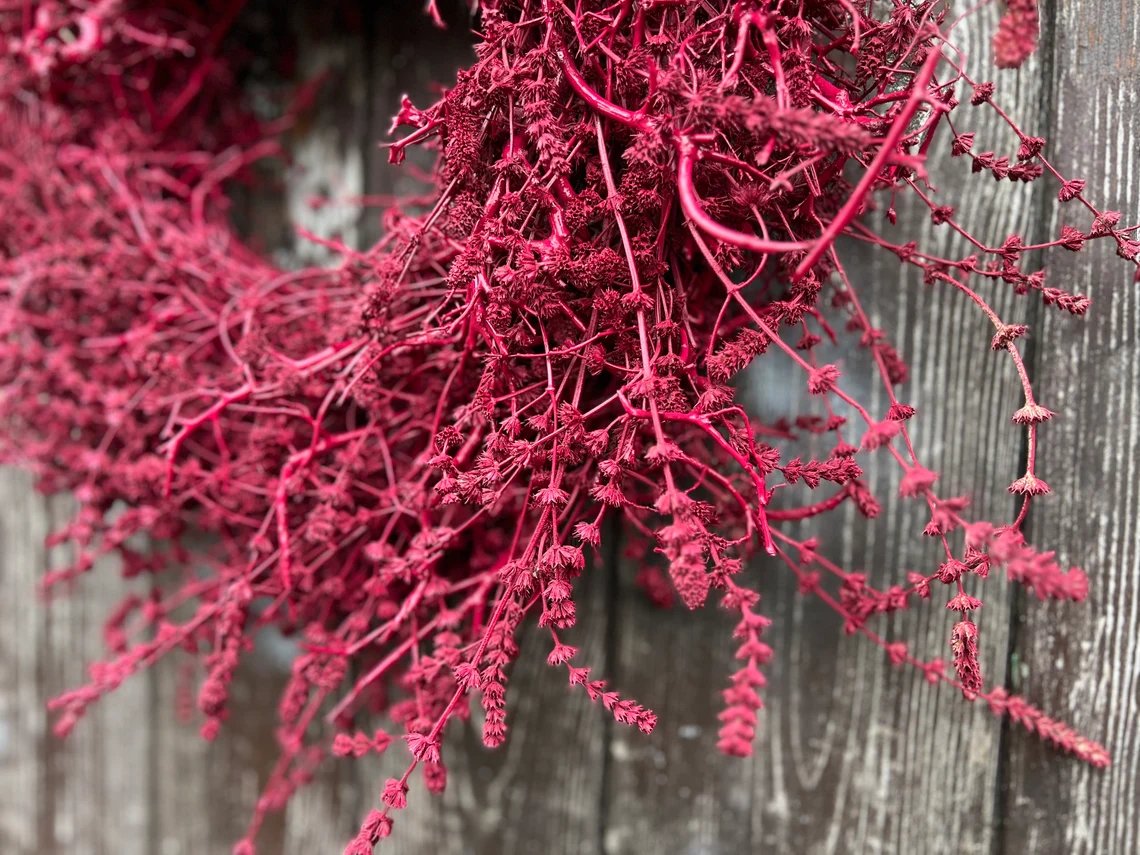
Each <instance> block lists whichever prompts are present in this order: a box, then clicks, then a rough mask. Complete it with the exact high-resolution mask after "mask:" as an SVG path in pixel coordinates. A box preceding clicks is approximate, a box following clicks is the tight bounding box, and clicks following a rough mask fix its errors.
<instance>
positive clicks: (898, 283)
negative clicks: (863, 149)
mask: <svg viewBox="0 0 1140 855" xmlns="http://www.w3.org/2000/svg"><path fill="white" fill-rule="evenodd" d="M996 15H997V13H996V10H993V9H991V10H988V11H986V12H984V13H982V14H980V15H979V16H978V17H977V18H975V19H974V20H972V21H970V22H969V29H968V30H967V31H964V32H963V33H962V35H961V38H960V40H959V43H960V44H961V45H962V46H963V47H964V49H965V50H966V52H967V53H968V54H969V55H970V56H971V61H972V65H973V66H976V67H978V68H980V69H982V70H983V73H987V72H988V69H989V54H990V48H989V44H988V34H990V33H992V32H993V28H994V26H995V25H996ZM1041 81H1042V66H1041V63H1040V60H1034V61H1033V62H1032V63H1031V64H1030V65H1028V66H1027V67H1026V68H1025V69H1024V70H1023V71H1022V72H1021V73H1020V75H1019V76H1013V75H1010V76H1009V77H1008V79H1003V80H1002V98H1003V103H1004V104H1005V105H1007V106H1008V107H1009V109H1011V110H1014V111H1015V112H1019V113H1027V114H1033V113H1035V112H1036V111H1037V110H1038V109H1039V108H1038V105H1039V103H1040V101H1041V100H1042V99H1043V84H1042V82H1041ZM975 118H976V119H977V125H978V136H979V139H980V140H985V142H984V143H980V144H981V145H982V146H983V148H989V147H997V146H999V145H1000V146H1002V147H1004V148H1008V147H1010V146H1015V144H1016V141H1015V140H1014V139H1013V138H1012V135H1011V134H1010V133H1009V131H1008V129H1005V128H1004V126H1003V125H1002V124H1001V122H1000V120H999V119H997V117H996V116H994V115H992V114H990V113H988V112H986V111H978V112H977V113H976V115H975V116H972V117H971V121H973V120H974V119H975ZM945 154H946V148H942V149H941V150H936V151H935V152H934V153H933V155H932V161H933V162H934V164H935V167H934V168H935V169H936V171H935V173H934V175H933V177H932V180H933V181H934V183H935V184H936V185H937V186H939V187H940V188H941V192H940V193H939V196H940V197H941V198H942V201H943V203H944V204H951V205H954V206H955V207H956V208H958V209H959V210H963V211H969V212H970V216H969V220H970V222H971V224H972V225H974V226H975V228H976V231H977V232H978V233H979V236H980V237H983V238H984V239H989V240H992V241H993V242H995V243H1000V241H1001V240H1002V239H1003V238H1004V237H1005V235H1006V234H1008V233H1009V231H1014V230H1017V231H1019V232H1020V233H1022V234H1026V235H1037V237H1040V236H1041V235H1040V234H1038V233H1039V232H1040V231H1041V228H1040V226H1039V225H1038V220H1039V214H1038V211H1039V203H1040V199H1039V198H1038V197H1039V195H1040V191H1038V190H1037V189H1036V188H1032V187H1024V186H1022V187H1017V188H1014V187H1012V186H1010V185H1001V186H999V185H996V184H994V183H993V182H992V181H985V182H981V181H978V180H977V178H976V176H971V175H970V174H969V165H968V163H964V162H963V161H962V160H949V159H948V158H946V157H945ZM999 199H1000V200H1001V201H1000V204H998V203H997V200H999ZM924 211H925V209H924V208H920V207H919V206H912V205H907V206H906V207H905V208H903V207H902V206H900V210H899V217H898V219H899V227H898V228H893V229H892V228H891V227H890V226H889V225H887V224H886V222H885V221H884V219H883V217H882V214H879V215H877V216H876V215H872V218H871V220H870V222H871V223H873V225H874V228H875V229H876V230H879V231H881V232H882V233H883V234H884V235H885V236H886V237H887V238H888V239H889V240H892V241H894V242H897V243H903V242H905V241H906V240H908V239H911V238H914V239H917V240H919V241H920V243H922V244H925V245H927V246H934V247H936V248H937V249H938V251H939V252H940V254H943V255H947V256H950V257H956V256H962V255H965V254H967V253H968V252H969V251H970V250H969V249H968V248H967V247H966V246H965V244H964V243H963V242H962V241H961V240H960V239H958V238H957V237H956V236H955V235H953V234H952V233H951V232H950V230H949V229H948V228H947V227H945V226H942V227H935V226H933V225H931V224H930V222H929V215H928V213H924ZM905 225H909V228H907V227H905ZM1003 230H1008V231H1003ZM841 254H842V259H843V262H844V264H845V266H847V268H848V270H849V272H850V275H851V278H852V282H853V285H854V287H855V290H856V291H857V293H858V294H860V295H861V299H862V300H863V301H864V302H865V305H866V308H867V310H868V312H869V314H870V316H871V319H872V322H873V323H874V324H875V325H876V326H882V327H884V328H885V329H888V330H891V331H896V330H897V331H901V333H902V338H900V339H898V340H896V341H895V342H894V343H895V344H896V346H897V347H898V348H899V350H900V351H901V352H902V354H903V356H904V357H905V358H906V359H907V360H908V361H909V362H910V363H911V365H912V376H911V380H910V381H909V382H908V383H907V384H905V385H904V386H903V387H902V388H901V389H900V390H899V393H900V395H901V396H902V399H903V400H904V401H908V402H909V403H911V404H912V405H914V406H915V407H917V408H918V410H919V416H918V418H917V419H916V420H915V422H914V423H913V424H914V431H913V438H914V440H915V443H916V447H917V451H918V453H919V458H920V460H922V461H923V462H925V463H926V464H927V465H928V466H930V467H931V468H934V469H937V470H938V471H940V472H943V473H944V477H943V479H942V481H941V482H940V484H939V487H940V492H941V493H942V494H943V495H957V494H959V493H961V492H964V491H968V492H969V493H970V497H971V499H972V500H973V501H974V503H975V506H976V508H975V510H976V512H977V513H978V514H980V515H988V516H991V517H995V518H997V519H999V520H1005V519H1008V518H1010V517H1011V516H1012V512H1013V510H1014V505H1013V503H1012V502H1011V501H1010V498H1009V496H1008V494H1007V493H1006V491H1005V488H1006V485H1007V484H1008V483H1009V481H1010V480H1011V479H1012V478H1014V477H1016V475H1017V468H1018V466H1019V464H1020V457H1019V447H1020V442H1021V437H1020V433H1019V431H1018V430H1017V429H1015V427H1014V426H1013V425H1010V424H1009V421H1008V418H1009V413H1010V412H1012V410H1013V409H1016V407H1017V406H1018V405H1019V398H1018V394H1019V393H1018V391H1017V390H1018V386H1017V381H1016V377H1015V374H1014V372H1013V368H1012V366H1011V365H1010V363H1009V361H1008V359H1003V358H1001V357H997V356H995V355H993V354H992V353H990V352H989V347H988V342H989V338H990V336H991V335H992V327H990V326H989V324H988V322H987V321H986V320H985V318H984V317H982V316H981V315H980V313H979V312H978V311H977V309H976V308H975V307H973V306H972V305H971V304H969V303H968V302H967V301H965V300H963V299H962V296H961V295H960V294H958V293H956V292H952V291H949V290H947V289H931V288H928V287H927V286H924V285H923V284H922V283H921V281H920V277H919V276H918V275H917V272H916V271H914V270H903V271H900V268H899V264H898V261H897V259H895V258H893V257H885V256H884V254H882V253H872V252H868V251H866V250H864V249H863V248H862V247H860V246H858V245H851V244H848V245H846V246H844V247H843V249H842V251H841ZM988 296H989V295H987V297H988ZM993 305H994V307H995V308H996V309H997V310H998V311H999V312H1000V313H1002V315H1003V317H1005V318H1007V320H1009V321H1010V322H1016V321H1020V320H1023V319H1024V318H1025V316H1026V314H1027V313H1028V311H1029V308H1028V306H1027V305H1026V303H1025V301H1016V300H1014V299H1012V297H1011V296H1010V295H1008V294H1005V295H995V296H994V299H993ZM820 359H821V361H827V359H828V357H827V356H826V355H825V354H823V353H822V352H821V356H820ZM763 362H764V363H766V364H765V365H764V366H763V368H762V369H760V370H758V371H756V372H755V373H754V376H753V378H752V379H751V380H750V381H749V383H750V390H751V397H752V399H753V406H754V407H755V408H756V409H757V410H758V411H759V412H761V413H763V412H766V411H767V412H772V413H780V412H786V411H788V409H789V408H790V407H793V406H794V407H796V408H801V407H805V406H806V407H808V408H810V406H811V404H809V403H808V396H807V394H806V390H804V391H803V392H802V394H801V393H799V392H797V391H794V390H799V389H801V388H802V386H803V379H802V377H801V376H799V375H798V374H797V373H796V372H794V371H793V370H791V369H787V368H784V367H776V368H773V367H772V364H773V363H776V362H777V359H766V360H763ZM842 367H843V369H844V378H843V384H844V385H845V387H847V388H849V389H850V390H851V391H852V392H853V393H854V394H855V397H857V398H859V399H860V400H862V401H864V402H868V401H869V402H871V410H872V412H874V413H879V414H882V413H885V411H886V408H887V405H888V402H887V401H886V398H885V395H884V394H883V392H882V391H881V389H879V390H876V387H877V386H878V381H877V379H876V378H875V377H874V375H873V374H872V373H871V368H870V366H869V365H868V364H866V360H860V359H846V360H845V361H844V362H843V365H842ZM789 390H792V391H789ZM795 395H799V397H798V398H797V399H796V400H794V401H793V400H790V399H789V396H795ZM850 415H853V414H850ZM852 424H853V425H854V424H855V421H854V419H853V420H852ZM860 436H861V428H859V427H858V426H856V427H855V428H854V430H853V431H850V432H849V433H848V434H847V437H846V438H847V439H848V441H851V442H856V443H857V442H858V439H859V437H860ZM820 451H821V452H824V453H826V451H827V449H826V448H821V449H820ZM875 464H876V465H875V466H874V467H873V468H872V469H871V470H870V471H871V473H872V474H871V483H872V486H873V487H874V489H875V492H876V495H878V496H879V497H880V498H881V499H882V500H883V512H882V515H881V518H880V519H879V520H878V521H876V522H875V523H874V524H871V525H868V524H867V523H866V522H865V521H863V520H861V519H860V518H858V516H857V514H856V512H855V510H854V508H850V507H849V508H847V510H846V512H845V514H844V515H843V516H842V521H837V520H831V521H830V522H829V524H828V525H827V526H826V527H818V526H803V527H802V528H801V529H800V536H802V537H808V536H810V535H813V534H815V535H817V536H819V537H820V538H821V543H822V551H823V552H824V553H825V554H826V555H828V556H829V557H830V558H832V559H833V560H835V561H837V562H838V563H840V564H841V565H843V566H845V567H847V568H849V569H852V570H862V571H865V572H867V573H868V574H869V576H870V577H871V579H872V580H873V581H874V582H875V583H876V584H878V585H880V586H883V587H886V586H887V585H890V584H892V583H896V582H901V581H902V580H903V579H905V574H906V570H907V569H910V568H914V569H920V570H922V571H924V572H927V573H929V572H931V571H932V570H933V569H934V568H935V567H937V565H938V563H940V560H941V559H940V558H939V553H938V550H937V547H936V544H934V543H932V542H930V541H929V539H926V538H923V537H922V536H921V530H922V528H923V526H924V525H925V524H926V522H927V520H928V517H929V514H928V512H926V510H925V508H924V506H921V505H919V504H917V503H915V502H913V501H912V500H904V499H899V498H898V497H897V496H896V494H895V489H896V486H897V477H898V473H897V470H896V469H895V468H894V466H893V464H891V463H890V462H889V461H888V460H887V459H886V458H885V456H883V457H882V458H881V459H878V460H876V461H875ZM804 495H806V494H802V493H801V494H798V497H799V498H803V496H804ZM795 503H796V504H798V503H799V502H795ZM632 572H633V568H626V569H625V570H624V571H623V578H626V577H628V576H630V575H631V574H632ZM752 573H753V576H752V578H753V580H754V581H755V582H757V583H758V584H759V585H760V589H761V591H762V593H763V595H764V600H763V601H762V603H761V611H763V612H764V613H765V614H767V615H768V616H769V617H771V618H772V619H773V621H774V625H773V627H772V629H771V630H770V631H769V638H768V641H769V643H770V644H771V645H772V647H773V648H775V650H776V658H775V660H774V661H773V662H772V663H770V664H769V665H768V666H767V667H766V668H765V672H766V674H767V676H768V679H769V685H768V687H767V688H766V689H765V690H763V691H762V695H763V696H764V698H765V702H766V705H767V708H766V709H765V710H764V712H762V713H761V725H760V734H759V738H758V742H757V746H756V753H755V757H754V759H753V760H752V761H751V763H749V764H741V763H740V762H739V761H733V760H730V759H727V758H723V757H721V756H719V755H717V754H716V752H715V748H714V745H715V741H716V726H717V722H716V719H715V715H716V713H717V711H718V709H719V707H718V702H719V694H718V692H719V690H720V689H721V688H723V687H724V686H725V685H727V678H728V675H729V674H730V673H731V670H732V667H731V658H730V657H731V651H732V649H733V648H732V646H731V644H730V642H729V639H728V635H729V632H730V631H731V623H730V622H729V621H727V620H726V619H725V617H724V615H721V614H716V613H715V611H714V610H713V609H708V610H706V611H707V613H706V614H700V615H688V614H683V615H662V614H660V613H658V612H656V611H655V610H654V609H652V608H651V607H649V606H648V605H645V604H644V603H642V602H641V601H640V598H639V597H638V596H637V594H636V593H635V592H633V591H632V590H629V589H628V588H627V587H623V588H622V594H623V597H622V601H621V603H620V604H619V620H618V627H619V638H620V640H619V647H618V649H619V659H618V666H617V667H618V671H617V680H618V682H619V684H620V685H622V686H623V687H628V688H629V689H630V691H631V692H633V693H634V694H635V695H637V696H638V697H639V699H641V700H643V701H644V702H645V703H647V704H649V705H650V706H652V707H653V708H654V709H655V710H656V711H657V712H658V713H659V714H660V716H661V727H660V731H659V732H658V733H657V734H655V735H654V737H653V738H652V740H650V741H649V743H648V745H647V744H645V742H644V741H643V740H640V739H638V738H637V737H636V736H626V735H624V734H616V735H615V742H614V743H612V744H611V752H613V754H614V757H615V759H614V762H613V764H612V769H613V780H612V783H610V788H611V791H612V793H613V798H614V807H613V809H612V811H611V812H610V817H611V818H610V821H609V823H608V825H607V841H609V843H610V847H609V849H608V850H607V851H610V852H613V853H623V855H624V853H630V855H632V853H636V852H641V851H662V852H677V853H689V852H691V853H710V855H712V853H720V852H724V853H728V852H740V851H757V852H760V851H762V852H782V853H808V852H810V853H846V852H900V853H902V852H923V853H928V852H929V853H936V852H956V853H987V852H989V851H990V850H991V849H992V848H993V845H994V840H995V828H996V826H997V822H996V817H995V815H994V810H995V798H996V787H997V782H998V775H997V762H996V758H997V757H998V755H999V740H1000V733H1001V729H1000V725H999V723H998V722H997V721H996V720H994V719H993V718H992V717H991V716H990V715H989V714H988V712H986V711H985V710H983V709H980V708H975V707H972V706H971V705H969V704H967V703H965V702H964V701H963V700H962V698H961V697H960V696H958V695H957V693H956V692H954V691H952V690H947V689H946V688H945V687H939V688H935V687H931V686H929V685H927V684H926V683H925V682H924V681H923V680H922V679H921V677H920V675H918V674H917V673H915V672H914V671H912V670H909V669H908V670H903V671H899V670H896V669H893V668H892V667H891V666H890V665H889V663H888V662H887V660H886V657H885V656H884V655H883V654H882V653H881V652H880V651H879V649H878V648H877V647H875V646H874V645H872V644H871V643H869V642H867V641H864V640H862V639H852V638H848V637H845V636H844V634H843V631H842V627H841V626H840V623H839V621H838V620H837V618H836V617H835V615H834V614H833V613H832V612H831V611H830V610H829V609H828V608H827V607H826V606H823V605H821V604H819V603H818V602H815V601H804V600H803V598H801V597H800V596H799V595H798V594H797V593H796V592H795V585H794V584H791V583H789V581H788V579H787V578H786V575H787V571H786V570H785V569H784V568H783V567H782V565H779V564H778V563H777V562H769V561H761V562H758V563H757V564H756V566H755V567H754V568H753V570H752ZM945 599H946V598H945V597H944V598H942V600H941V601H940V600H938V598H937V594H936V596H935V602H933V603H929V604H924V605H923V606H920V607H918V608H916V609H915V610H913V611H911V612H907V613H904V614H903V615H901V616H898V617H896V618H894V619H892V620H890V621H885V622H883V621H880V622H877V623H876V624H875V625H874V628H875V629H876V630H877V631H881V632H884V634H886V635H887V636H888V637H889V638H891V639H892V640H893V639H901V640H906V641H908V642H909V643H910V644H911V649H912V651H913V652H914V653H915V654H916V655H918V656H920V657H922V658H926V659H929V658H933V657H936V656H939V657H943V658H949V648H948V645H949V635H950V629H951V626H952V624H953V619H952V618H951V617H950V616H949V614H948V613H947V612H946V610H945V609H943V608H942V607H941V606H942V603H943V602H944V600H945ZM985 600H986V606H985V609H984V614H983V615H982V618H981V624H980V625H981V631H982V636H981V653H982V657H983V669H984V671H985V673H986V675H987V679H988V680H990V681H991V682H994V683H996V684H998V685H1000V684H1002V683H1003V682H1004V680H1005V669H1006V661H1007V658H1008V643H1009V642H1008V627H1009V620H1008V618H1009V610H1010V593H1009V592H1008V590H1006V589H1005V588H1004V586H1003V584H1002V583H1001V582H1000V581H999V580H996V579H995V580H992V581H991V582H990V583H989V584H988V585H987V591H986V594H985ZM685 735H687V736H688V739H686V738H685ZM647 841H649V843H648V844H647Z"/></svg>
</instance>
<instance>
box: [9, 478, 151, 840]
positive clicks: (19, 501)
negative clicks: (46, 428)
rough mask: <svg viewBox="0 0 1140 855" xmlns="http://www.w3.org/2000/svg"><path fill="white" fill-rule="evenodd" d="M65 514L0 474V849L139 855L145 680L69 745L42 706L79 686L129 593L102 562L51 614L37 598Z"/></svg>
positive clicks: (60, 556) (144, 802)
mask: <svg viewBox="0 0 1140 855" xmlns="http://www.w3.org/2000/svg"><path fill="white" fill-rule="evenodd" d="M69 513H70V506H69V504H68V503H67V502H65V501H62V500H48V499H45V498H43V497H41V496H40V495H38V494H36V493H34V492H33V490H32V479H31V477H29V476H28V475H27V474H25V473H21V472H16V471H14V470H10V469H4V470H0V686H2V687H3V689H2V691H0V793H2V794H3V796H2V797H0V851H2V852H5V853H12V855H24V853H32V852H35V853H39V855H54V853H62V852H68V853H82V855H117V853H123V855H135V854H136V853H137V855H144V853H146V852H148V844H147V840H148V822H149V811H148V808H149V788H150V783H151V767H150V763H149V760H148V749H149V747H150V746H149V736H150V730H149V717H148V712H149V694H150V678H149V677H148V676H143V677H141V678H140V679H137V680H134V681H131V682H128V683H127V684H126V685H124V686H123V687H122V689H121V690H120V691H118V692H116V693H115V694H114V696H112V697H110V698H107V699H106V700H105V701H104V702H103V703H101V704H99V705H97V706H96V707H95V708H93V709H92V710H90V711H89V713H88V714H87V715H86V716H85V717H84V719H83V721H82V722H81V723H80V724H79V726H78V727H77V728H76V729H75V731H74V732H73V733H72V734H71V736H70V737H69V738H68V739H67V740H66V741H61V740H59V739H57V738H56V737H55V736H54V735H53V734H52V732H51V726H52V716H50V715H49V713H48V711H47V708H46V704H47V701H48V699H49V698H52V697H54V696H55V695H57V694H59V693H60V692H62V691H64V690H66V689H70V688H74V687H75V686H77V685H80V684H81V683H83V682H84V681H85V680H86V665H87V663H88V662H90V661H91V660H92V659H93V658H95V657H97V656H98V655H99V654H100V652H101V651H102V650H103V640H102V620H103V617H104V616H105V615H106V613H107V612H108V611H109V610H110V608H111V607H112V606H113V605H114V603H116V602H117V601H118V599H119V598H120V597H121V596H122V594H123V593H124V591H125V589H126V586H125V584H124V583H123V582H122V581H120V580H119V579H118V577H117V573H116V570H117V568H116V566H115V563H114V562H113V561H103V562H100V563H99V564H98V565H97V566H96V567H95V568H93V570H92V571H91V573H90V574H88V575H87V576H85V577H84V578H83V579H81V580H79V582H78V583H77V585H76V587H75V589H74V590H73V591H71V592H70V595H65V596H60V597H58V598H57V600H56V601H55V602H53V603H52V604H51V607H50V608H44V607H43V604H42V603H41V602H39V599H40V598H39V595H38V591H37V586H38V584H39V582H40V580H41V579H42V577H43V575H44V573H45V572H46V571H47V570H48V568H49V567H54V566H59V565H60V564H62V563H64V560H65V556H64V551H63V550H52V551H49V550H46V549H45V548H44V537H45V536H46V535H47V534H48V532H50V531H52V530H54V529H55V528H56V527H58V526H59V525H60V524H61V523H63V522H64V521H66V519H67V518H68V515H69ZM58 593H59V594H64V593H65V592H63V591H60V592H58Z"/></svg>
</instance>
